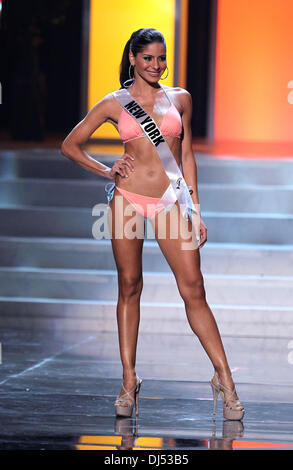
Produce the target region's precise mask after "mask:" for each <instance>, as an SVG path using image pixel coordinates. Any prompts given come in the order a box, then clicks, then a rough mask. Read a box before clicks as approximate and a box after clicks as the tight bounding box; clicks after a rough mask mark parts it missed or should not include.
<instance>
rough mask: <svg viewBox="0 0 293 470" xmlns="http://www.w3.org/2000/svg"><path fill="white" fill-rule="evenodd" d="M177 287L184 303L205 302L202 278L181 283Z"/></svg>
mask: <svg viewBox="0 0 293 470" xmlns="http://www.w3.org/2000/svg"><path fill="white" fill-rule="evenodd" d="M178 287H179V292H180V295H181V297H182V299H183V300H184V302H187V303H188V302H192V301H203V300H206V292H205V287H204V280H203V278H202V277H201V278H199V279H191V280H186V281H184V282H181V283H180V285H179V286H178Z"/></svg>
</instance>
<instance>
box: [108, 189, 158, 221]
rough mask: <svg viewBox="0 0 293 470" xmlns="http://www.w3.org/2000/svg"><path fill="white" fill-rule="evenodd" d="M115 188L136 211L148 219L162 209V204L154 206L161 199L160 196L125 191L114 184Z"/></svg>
mask: <svg viewBox="0 0 293 470" xmlns="http://www.w3.org/2000/svg"><path fill="white" fill-rule="evenodd" d="M116 188H117V189H118V191H119V192H120V193H121V194H122V196H124V197H125V199H127V201H128V202H129V203H130V204H131V205H132V206H133V207H134V208H135V209H136V210H137V212H139V213H140V214H141V215H143V216H144V217H147V218H148V219H153V218H154V217H155V216H156V215H157V214H158V213H159V212H161V210H162V209H164V206H160V207H156V205H157V204H158V203H159V201H160V200H161V198H160V197H150V196H142V195H141V194H137V193H132V192H130V191H126V190H125V189H122V188H119V187H118V186H116Z"/></svg>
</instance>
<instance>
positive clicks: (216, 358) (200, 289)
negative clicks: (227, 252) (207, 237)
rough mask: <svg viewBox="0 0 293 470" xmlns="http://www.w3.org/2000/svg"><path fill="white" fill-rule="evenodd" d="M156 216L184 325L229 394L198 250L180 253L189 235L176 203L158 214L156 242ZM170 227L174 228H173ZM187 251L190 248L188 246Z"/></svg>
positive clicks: (224, 361)
mask: <svg viewBox="0 0 293 470" xmlns="http://www.w3.org/2000/svg"><path fill="white" fill-rule="evenodd" d="M176 214H177V215H176ZM160 216H161V214H159V215H158V216H157V217H156V218H155V219H154V221H153V227H154V232H155V235H156V238H157V241H158V244H159V246H160V248H161V250H162V253H163V254H164V256H165V258H166V260H167V262H168V264H169V265H170V267H171V269H172V271H173V273H174V275H175V279H176V282H177V286H178V289H179V292H180V295H181V297H182V299H183V301H184V303H185V309H186V314H187V318H188V322H189V324H190V326H191V329H192V331H193V332H194V333H195V334H196V335H197V337H198V338H199V340H200V342H201V344H202V346H203V347H204V349H205V351H206V353H207V354H208V356H209V358H210V360H211V362H212V364H213V366H214V369H215V371H216V372H217V373H218V375H219V379H220V381H221V383H222V384H223V385H224V386H226V387H228V388H229V389H231V390H233V386H234V384H233V380H232V377H231V371H230V368H229V365H228V361H227V358H226V354H225V351H224V347H223V343H222V340H221V336H220V333H219V330H218V327H217V324H216V321H215V319H214V316H213V313H212V311H211V309H210V307H209V305H208V304H207V302H206V294H205V288H204V279H203V276H202V273H201V269H200V250H199V249H198V248H197V249H195V246H194V247H193V249H182V247H183V246H185V247H186V246H187V245H186V243H187V242H188V240H187V238H186V236H187V231H188V230H189V231H191V222H190V221H189V222H188V223H187V222H186V221H185V220H184V219H183V217H182V215H181V213H180V211H179V206H178V203H176V204H175V205H174V206H173V208H172V210H171V213H169V214H168V215H167V217H166V216H165V215H164V214H162V216H163V217H166V218H165V221H166V236H165V237H162V238H160V237H159V233H160V232H159V227H160V225H159V218H160ZM161 220H162V219H161ZM174 224H176V225H177V227H174ZM174 229H176V230H174ZM171 231H172V233H173V236H174V233H176V237H174V238H171V236H170V234H171ZM177 233H178V236H177ZM190 240H191V239H190ZM189 247H190V248H191V243H190V242H189ZM233 398H235V399H237V396H236V395H234V396H233Z"/></svg>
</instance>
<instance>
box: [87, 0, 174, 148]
mask: <svg viewBox="0 0 293 470" xmlns="http://www.w3.org/2000/svg"><path fill="white" fill-rule="evenodd" d="M89 12H90V18H89V19H90V21H89V56H88V99H87V108H88V110H89V109H91V108H92V106H94V105H95V103H97V102H98V101H99V100H100V99H102V98H103V96H105V95H106V94H107V93H109V92H111V91H113V90H117V89H118V88H120V83H119V66H120V62H121V58H122V53H123V49H124V46H125V44H126V42H127V41H128V39H129V38H130V36H131V34H132V33H133V31H135V30H137V29H139V28H156V29H158V30H159V31H161V32H162V33H163V35H164V36H165V39H166V42H167V61H168V67H169V71H170V72H169V76H168V77H167V79H166V80H164V81H163V82H162V83H164V84H166V85H169V86H172V85H173V78H174V47H175V18H176V1H175V0H166V1H164V2H158V1H157V0H147V1H144V0H127V1H125V2H121V0H108V1H106V2H101V1H99V0H91V1H90V5H89ZM92 137H93V138H103V139H115V138H117V139H118V138H119V136H118V133H117V131H116V129H115V128H114V127H113V126H112V125H111V124H108V123H106V124H103V126H101V127H100V128H99V129H98V130H97V131H96V132H94V134H93V135H92Z"/></svg>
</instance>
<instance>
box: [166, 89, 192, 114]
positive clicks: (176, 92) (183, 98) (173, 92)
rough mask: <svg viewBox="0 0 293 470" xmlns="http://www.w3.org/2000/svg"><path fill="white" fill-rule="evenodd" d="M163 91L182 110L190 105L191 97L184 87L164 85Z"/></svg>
mask: <svg viewBox="0 0 293 470" xmlns="http://www.w3.org/2000/svg"><path fill="white" fill-rule="evenodd" d="M164 88H165V91H166V92H167V93H168V95H169V96H170V98H171V99H172V100H173V101H174V102H175V103H176V104H177V105H178V106H179V107H181V108H182V110H185V108H186V107H189V106H191V105H192V97H191V94H190V93H189V91H187V90H185V88H182V87H179V86H174V87H172V86H167V85H164Z"/></svg>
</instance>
